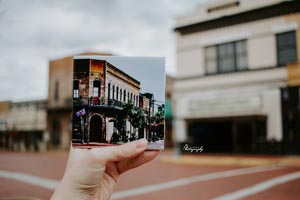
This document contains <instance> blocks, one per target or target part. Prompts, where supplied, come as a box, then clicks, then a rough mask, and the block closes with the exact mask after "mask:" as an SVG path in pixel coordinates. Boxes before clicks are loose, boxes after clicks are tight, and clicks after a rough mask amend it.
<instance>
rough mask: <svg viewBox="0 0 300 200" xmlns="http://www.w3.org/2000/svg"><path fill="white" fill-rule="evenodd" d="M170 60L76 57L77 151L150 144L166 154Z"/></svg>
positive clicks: (74, 142)
mask: <svg viewBox="0 0 300 200" xmlns="http://www.w3.org/2000/svg"><path fill="white" fill-rule="evenodd" d="M165 77H166V75H165V59H164V58H161V57H121V56H75V57H74V71H73V116H72V117H73V123H72V145H73V147H78V148H95V147H103V146H111V145H119V144H124V143H127V142H130V141H134V140H138V139H141V138H145V139H147V141H148V147H147V149H149V150H150V149H163V148H164V131H165V128H164V125H165V114H164V113H165V112H164V110H165Z"/></svg>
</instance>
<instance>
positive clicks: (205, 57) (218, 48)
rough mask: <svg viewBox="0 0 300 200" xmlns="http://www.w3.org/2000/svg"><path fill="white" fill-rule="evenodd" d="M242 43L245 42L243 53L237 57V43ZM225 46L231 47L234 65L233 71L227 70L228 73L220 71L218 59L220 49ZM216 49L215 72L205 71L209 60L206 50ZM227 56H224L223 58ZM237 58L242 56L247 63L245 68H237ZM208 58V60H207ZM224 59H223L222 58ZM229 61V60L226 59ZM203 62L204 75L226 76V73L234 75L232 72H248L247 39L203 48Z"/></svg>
mask: <svg viewBox="0 0 300 200" xmlns="http://www.w3.org/2000/svg"><path fill="white" fill-rule="evenodd" d="M242 42H245V44H244V45H245V46H246V48H245V51H243V52H239V53H240V54H239V55H238V54H237V44H238V43H242ZM225 45H233V62H234V65H233V69H232V70H229V71H222V69H221V68H222V66H221V60H220V59H221V58H220V48H221V47H224V46H225ZM212 47H213V48H216V49H215V50H216V60H215V63H216V69H217V70H216V72H208V71H209V70H208V69H207V68H208V67H207V66H208V61H209V60H211V58H210V57H209V56H208V55H207V49H208V48H212ZM226 56H227V55H226V54H225V57H226ZM238 56H243V57H244V58H245V59H246V60H247V63H246V66H245V67H244V68H241V67H242V66H238V64H237V63H238V62H237V60H238V58H240V57H238ZM208 57H209V58H208ZM222 59H224V58H222ZM227 59H229V58H227ZM204 60H205V75H215V74H226V73H234V72H241V71H247V70H248V67H249V66H248V51H247V39H243V40H237V41H232V42H226V43H221V44H217V45H210V46H206V47H204ZM223 67H224V66H223Z"/></svg>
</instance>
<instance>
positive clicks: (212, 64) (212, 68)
mask: <svg viewBox="0 0 300 200" xmlns="http://www.w3.org/2000/svg"><path fill="white" fill-rule="evenodd" d="M205 63H206V73H207V74H215V73H217V71H218V65H217V48H216V47H215V46H211V47H207V48H206V49H205Z"/></svg>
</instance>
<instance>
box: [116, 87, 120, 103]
mask: <svg viewBox="0 0 300 200" xmlns="http://www.w3.org/2000/svg"><path fill="white" fill-rule="evenodd" d="M116 99H117V100H119V87H117V93H116Z"/></svg>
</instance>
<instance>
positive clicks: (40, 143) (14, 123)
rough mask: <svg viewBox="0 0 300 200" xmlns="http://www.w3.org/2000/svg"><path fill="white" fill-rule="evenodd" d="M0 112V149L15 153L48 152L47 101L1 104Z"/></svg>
mask: <svg viewBox="0 0 300 200" xmlns="http://www.w3.org/2000/svg"><path fill="white" fill-rule="evenodd" d="M0 110H1V112H0V122H1V121H2V123H1V124H2V126H0V127H1V129H0V141H1V144H0V147H4V148H8V149H12V150H15V151H28V150H35V151H44V150H46V143H47V138H48V137H49V136H48V135H47V132H46V130H47V111H46V100H36V101H23V102H11V101H7V102H0Z"/></svg>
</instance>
